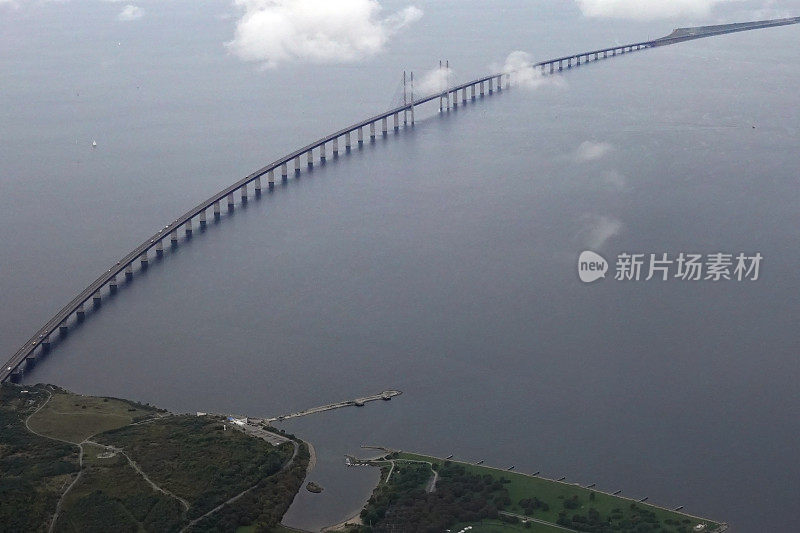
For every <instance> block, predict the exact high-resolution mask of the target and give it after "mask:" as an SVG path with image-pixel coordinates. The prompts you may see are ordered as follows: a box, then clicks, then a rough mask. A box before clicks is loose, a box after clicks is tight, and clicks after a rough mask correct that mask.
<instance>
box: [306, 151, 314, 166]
mask: <svg viewBox="0 0 800 533" xmlns="http://www.w3.org/2000/svg"><path fill="white" fill-rule="evenodd" d="M306 165H308V168H314V149H313V148H312V149H311V150H309V151H308V152H306Z"/></svg>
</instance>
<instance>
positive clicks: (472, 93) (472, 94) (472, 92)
mask: <svg viewBox="0 0 800 533" xmlns="http://www.w3.org/2000/svg"><path fill="white" fill-rule="evenodd" d="M469 97H470V100H475V84H474V83H473V84H472V85H470V86H469Z"/></svg>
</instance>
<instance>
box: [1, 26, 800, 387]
mask: <svg viewBox="0 0 800 533" xmlns="http://www.w3.org/2000/svg"><path fill="white" fill-rule="evenodd" d="M797 23H800V17H793V18H783V19H774V20H763V21H754V22H744V23H738V24H725V25H718V26H700V27H695V28H678V29H676V30H675V31H673V32H672V33H671V34H670V35H667V36H666V37H662V38H660V39H655V40H652V41H642V42H637V43H632V44H626V45H619V46H611V47H608V48H601V49H597V50H591V51H588V52H580V53H577V54H572V55H568V56H563V57H558V58H555V59H549V60H546V61H542V62H539V63H534V64H532V65H530V67H526V68H534V69H536V68H538V69H540V70H541V73H542V74H544V75H548V74H555V73H556V72H561V71H563V70H564V69H572V68H574V67H579V66H581V65H582V64H587V63H594V62H597V61H600V60H604V59H607V58H609V57H616V56H618V55H625V54H628V53H631V52H636V51H639V50H644V49H648V48H654V47H658V46H665V45H671V44H676V43H680V42H684V41H689V40H693V39H700V38H703V37H712V36H715V35H722V34H726V33H733V32H739V31H746V30H754V29H760V28H769V27H774V26H784V25H788V24H797ZM514 74H516V72H500V73H495V74H490V75H488V76H483V77H481V78H478V79H474V80H471V81H468V82H466V83H462V84H460V85H455V86H452V87H448V88H446V89H445V90H444V91H442V92H437V93H434V94H430V95H427V96H425V97H423V98H420V99H419V100H414V98H413V95H412V98H411V101H410V102H408V103H405V104H403V105H401V106H398V107H395V108H393V109H389V110H388V111H384V112H382V113H378V114H377V115H373V116H371V117H369V118H366V119H364V120H361V121H359V122H357V123H355V124H351V125H350V126H347V127H345V128H342V129H340V130H339V131H336V132H334V133H331V134H330V135H326V136H325V137H322V138H321V139H317V140H316V141H314V142H312V143H310V144H307V145H306V146H303V147H302V148H299V149H297V150H295V151H294V152H292V153H290V154H287V155H285V156H283V157H281V158H279V159H276V160H275V161H273V162H271V163H269V164H267V165H266V166H264V167H262V168H260V169H258V170H256V171H255V172H252V173H251V174H248V175H247V176H245V177H244V178H242V179H240V180H239V181H237V182H236V183H234V184H233V185H231V186H229V187H227V188H225V189H223V190H221V191H220V192H218V193H217V194H215V195H214V196H212V197H211V198H208V199H207V200H205V201H203V202H200V203H199V204H197V205H196V206H194V207H193V208H191V209H189V210H188V211H186V212H185V213H184V214H182V215H181V216H179V217H178V218H176V219H175V220H173V221H172V222H171V223H170V224H167V225H166V226H164V228H162V229H160V230H158V231H157V232H156V233H154V234H153V235H151V236H150V237H148V238H147V239H145V241H144V242H143V243H141V244H140V245H139V246H137V247H136V248H134V249H133V250H132V251H131V252H130V253H128V254H127V255H126V256H125V257H123V258H122V259H120V260H119V261H117V262H116V264H114V265H112V266H111V267H110V268H108V269H107V270H106V271H105V272H104V273H103V274H101V275H100V276H99V277H98V278H97V279H96V280H94V281H93V282H92V283H91V284H89V286H88V287H86V288H85V289H84V290H83V291H81V292H80V294H78V295H77V296H75V298H73V299H72V300H70V302H69V303H67V304H66V305H65V306H64V307H62V308H61V309H60V310H59V311H58V312H57V313H56V314H55V315H54V316H53V317H52V318H51V319H50V320H48V321H47V322H46V323H45V324H44V325H43V326H42V327H40V328H39V330H38V331H36V333H34V334H33V336H32V337H31V338H30V339H28V340H27V341H26V342H25V344H23V345H22V346H21V347H20V348H19V349H18V350H17V351H16V353H14V355H12V356H11V358H10V359H9V360H8V361H7V362H6V363H5V364H4V365H3V366H2V368H0V382H2V381H5V380H7V379H9V378H11V380H12V381H18V380H19V379H20V378H21V375H22V373H23V372H24V370H25V368H26V367H27V366H28V365H32V364H34V363H35V361H36V358H37V356H38V355H41V354H44V353H47V352H48V351H49V350H50V345H51V342H50V339H51V337H52V336H53V335H54V334H55V333H56V332H58V333H59V334H61V335H64V334H66V333H67V331H68V330H69V327H70V321H71V320H73V317H74V319H77V320H78V321H82V320H83V319H84V317H85V315H86V309H85V306H86V305H87V303H88V302H89V300H92V302H93V304H94V305H99V304H100V302H101V301H102V298H103V295H102V294H103V292H104V291H105V290H106V289H108V291H109V292H111V293H113V292H116V290H117V287H118V281H119V279H118V277H119V276H121V275H124V276H125V279H127V280H130V279H132V278H133V274H134V267H135V265H136V263H137V262H138V263H139V264H140V265H141V268H142V269H144V268H147V266H148V263H149V261H150V254H151V251H154V252H155V256H156V257H161V256H162V255H163V254H164V243H165V241H167V239H169V241H170V243H171V245H172V246H177V244H178V233H179V232H180V230H181V228H183V230H184V232H185V233H186V235H187V236H190V235H191V234H192V231H193V230H194V227H195V220H197V224H198V225H199V227H200V228H201V229H204V228H205V227H206V223H207V219H206V217H207V213H208V211H209V210H213V216H214V218H215V220H218V219H219V218H220V217H221V205H222V204H223V202H224V203H225V204H227V209H228V211H233V210H234V209H235V206H236V196H237V195H238V196H239V198H240V200H241V202H242V203H243V204H244V203H247V201H248V198H249V194H250V187H251V184H252V187H253V192H254V194H255V195H256V196H259V195H260V194H261V191H262V185H263V183H262V178H265V179H266V182H267V183H266V185H267V187H268V189H269V191H273V190H274V188H275V179H276V175H277V174H279V175H280V179H281V181H282V182H284V183H285V182H286V181H287V180H288V176H289V165H291V167H292V170H293V171H294V174H295V175H299V174H300V173H301V172H302V161H301V159H302V158H305V160H306V166H307V167H308V168H309V169H310V168H312V167H313V166H314V164H315V163H316V162H317V157H318V160H319V163H321V164H325V162H326V159H327V149H328V147H329V146H330V149H331V152H332V156H333V157H334V158H337V157H338V156H339V148H340V141H341V140H342V139H343V140H344V148H345V151H346V152H350V150H351V149H352V146H353V136H356V142H357V145H358V146H359V147H361V146H363V144H364V130H365V128H368V129H369V139H370V142H374V141H375V137H376V128H377V127H378V126H377V125H378V124H380V132H381V135H382V136H383V137H386V136H387V134H388V120H389V119H391V120H392V128H393V131H394V132H395V133H397V132H398V131H399V129H400V115H401V114H402V117H403V118H402V120H403V127H409V126H411V127H413V126H414V111H415V109H416V108H417V107H419V106H421V105H424V104H427V103H428V102H432V101H434V100H437V99H438V100H439V110H440V111H445V110H449V109H450V108H451V102H452V107H453V108H457V107H458V105H459V96H460V97H461V98H460V101H461V105H462V106H465V105H467V101H468V100H469V101H475V99H476V98H478V97H480V98H483V97H484V96H486V95H487V94H488V95H492V94H494V93H495V92H501V91H502V90H503V85H504V84H505V86H506V88H508V87H510V79H511V77H512V76H513V75H514ZM467 91H469V96H468V95H467ZM315 154H316V156H315Z"/></svg>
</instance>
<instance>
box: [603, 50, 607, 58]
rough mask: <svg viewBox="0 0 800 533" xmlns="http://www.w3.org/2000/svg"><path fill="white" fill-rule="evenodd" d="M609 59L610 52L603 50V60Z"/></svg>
mask: <svg viewBox="0 0 800 533" xmlns="http://www.w3.org/2000/svg"><path fill="white" fill-rule="evenodd" d="M607 57H608V50H603V59H605V58H607Z"/></svg>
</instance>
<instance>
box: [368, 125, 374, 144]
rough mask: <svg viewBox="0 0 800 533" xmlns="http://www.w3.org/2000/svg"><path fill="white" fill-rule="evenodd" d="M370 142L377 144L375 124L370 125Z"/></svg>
mask: <svg viewBox="0 0 800 533" xmlns="http://www.w3.org/2000/svg"><path fill="white" fill-rule="evenodd" d="M369 140H370V142H375V123H374V122H370V123H369Z"/></svg>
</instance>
